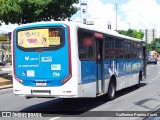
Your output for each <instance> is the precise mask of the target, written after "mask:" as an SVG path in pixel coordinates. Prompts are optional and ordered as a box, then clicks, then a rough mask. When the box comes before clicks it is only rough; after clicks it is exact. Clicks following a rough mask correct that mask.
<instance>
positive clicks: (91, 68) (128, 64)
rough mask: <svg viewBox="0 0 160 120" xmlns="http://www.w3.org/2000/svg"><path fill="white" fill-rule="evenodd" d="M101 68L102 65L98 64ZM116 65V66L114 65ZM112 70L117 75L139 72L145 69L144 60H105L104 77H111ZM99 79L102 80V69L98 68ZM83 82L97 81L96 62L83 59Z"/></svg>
mask: <svg viewBox="0 0 160 120" xmlns="http://www.w3.org/2000/svg"><path fill="white" fill-rule="evenodd" d="M98 66H99V68H101V67H100V65H98ZM113 66H114V67H113ZM109 69H110V72H112V73H113V74H114V75H115V76H116V77H122V76H125V75H131V74H135V73H139V72H140V70H143V60H114V61H113V60H105V61H104V71H103V72H104V79H110V78H111V75H112V74H111V73H110V72H109ZM98 74H99V75H98V80H101V78H102V77H101V70H100V69H98ZM81 77H82V84H86V83H91V82H95V81H96V77H97V73H96V62H95V61H81Z"/></svg>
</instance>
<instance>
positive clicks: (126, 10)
mask: <svg viewBox="0 0 160 120" xmlns="http://www.w3.org/2000/svg"><path fill="white" fill-rule="evenodd" d="M121 10H122V12H123V14H124V15H125V21H128V22H130V23H131V28H134V29H146V28H147V29H151V28H160V25H159V24H160V16H159V11H160V5H158V3H157V1H156V0H131V1H130V2H128V3H126V4H124V5H122V7H121Z"/></svg>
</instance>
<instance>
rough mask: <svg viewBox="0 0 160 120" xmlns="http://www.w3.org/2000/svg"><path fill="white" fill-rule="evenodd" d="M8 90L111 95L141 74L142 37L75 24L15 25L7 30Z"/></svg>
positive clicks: (143, 64) (143, 71)
mask: <svg viewBox="0 0 160 120" xmlns="http://www.w3.org/2000/svg"><path fill="white" fill-rule="evenodd" d="M12 51H13V57H12V62H13V87H14V94H15V95H21V96H25V97H58V98H85V97H91V98H94V97H97V96H100V95H105V96H108V98H109V100H112V99H114V98H115V93H116V91H118V90H121V89H124V88H127V87H130V86H133V85H139V84H140V81H141V80H143V79H145V76H146V47H145V44H144V42H143V41H142V40H139V39H135V38H131V37H127V36H124V35H120V34H118V33H117V32H112V31H110V30H102V29H98V28H94V27H93V26H87V25H83V24H80V23H75V22H62V21H61V22H56V21H54V22H39V23H31V24H26V25H20V26H18V27H17V28H16V29H15V30H14V31H13V34H12Z"/></svg>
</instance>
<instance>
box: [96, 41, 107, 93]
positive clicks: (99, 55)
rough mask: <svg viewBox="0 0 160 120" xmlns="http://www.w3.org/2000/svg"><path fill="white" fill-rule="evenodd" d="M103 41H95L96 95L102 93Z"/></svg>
mask: <svg viewBox="0 0 160 120" xmlns="http://www.w3.org/2000/svg"><path fill="white" fill-rule="evenodd" d="M103 58H104V57H103V39H96V71H97V72H96V74H97V75H96V76H97V79H96V83H97V85H96V88H97V90H96V92H97V95H98V94H100V93H103V92H104V85H105V84H104V77H103V69H104V66H103V65H104V64H103V63H104V60H103Z"/></svg>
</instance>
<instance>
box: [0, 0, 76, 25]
mask: <svg viewBox="0 0 160 120" xmlns="http://www.w3.org/2000/svg"><path fill="white" fill-rule="evenodd" d="M77 2H78V0H0V20H1V21H2V22H5V23H6V24H8V23H17V24H24V23H31V22H37V21H46V20H50V19H54V20H64V19H65V18H67V17H71V15H73V14H75V13H76V12H77V10H78V8H76V7H73V6H72V4H73V3H77Z"/></svg>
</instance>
